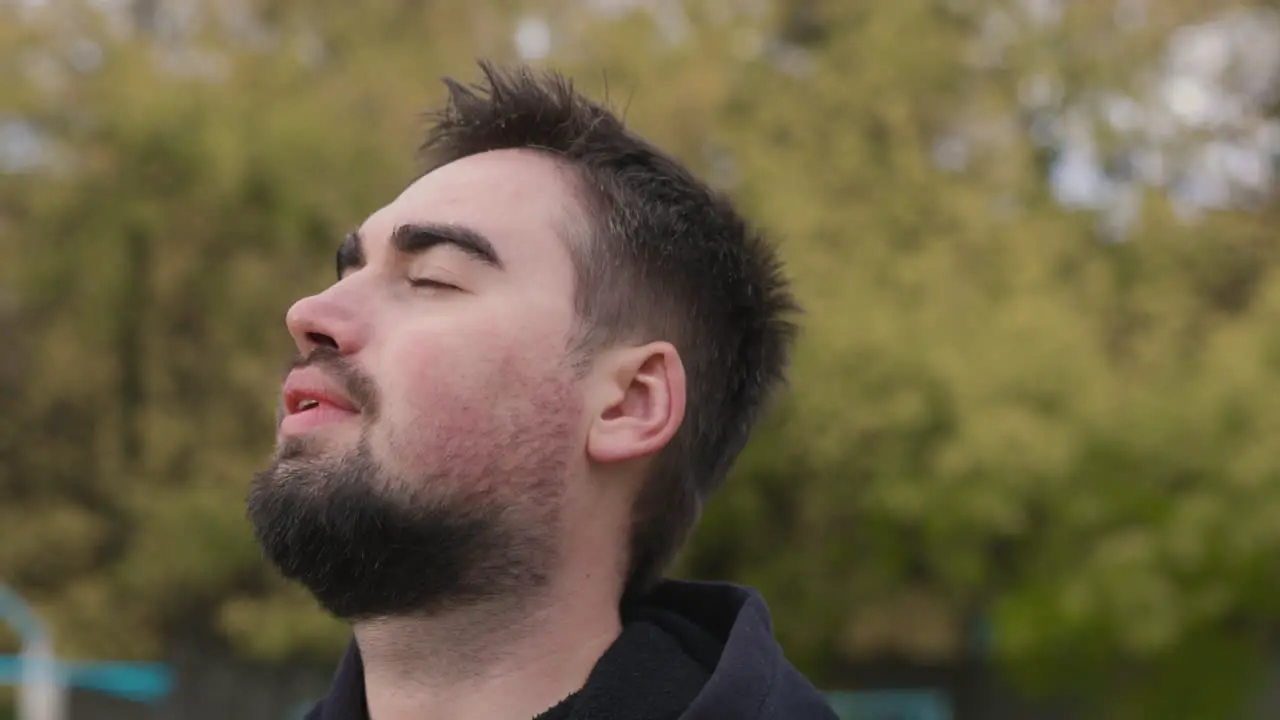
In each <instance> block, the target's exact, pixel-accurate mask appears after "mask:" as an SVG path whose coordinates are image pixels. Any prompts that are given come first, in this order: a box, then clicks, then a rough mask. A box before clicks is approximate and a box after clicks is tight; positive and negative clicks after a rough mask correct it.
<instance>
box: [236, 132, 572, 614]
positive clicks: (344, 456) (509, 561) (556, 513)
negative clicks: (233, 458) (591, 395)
mask: <svg viewBox="0 0 1280 720" xmlns="http://www.w3.org/2000/svg"><path fill="white" fill-rule="evenodd" d="M577 207H578V205H577V201H576V200H575V197H574V193H573V192H572V191H571V183H570V180H569V178H568V176H567V171H566V170H565V169H563V168H562V167H561V166H559V165H557V164H556V163H555V162H553V161H552V160H550V159H548V158H546V157H544V156H541V155H538V154H535V153H532V152H529V151H520V150H506V151H498V152H492V153H486V154H483V155H478V156H473V157H470V158H465V159H463V160H459V161H457V162H454V163H451V164H449V165H446V166H443V167H441V168H439V169H437V170H434V171H432V172H431V173H429V174H427V175H426V176H424V177H422V178H421V179H419V180H418V181H417V182H415V183H414V184H413V185H411V186H410V187H409V188H408V189H407V190H405V191H404V193H402V194H401V195H400V197H398V198H397V199H396V200H395V201H393V202H392V203H391V204H390V205H388V206H386V207H384V208H382V209H381V210H379V211H378V212H376V213H374V214H373V215H372V216H371V217H370V218H369V219H368V220H367V221H366V222H365V223H364V225H363V226H361V228H360V229H359V231H358V233H357V234H355V235H353V237H351V238H348V240H347V241H346V243H344V246H343V248H342V250H341V251H340V252H339V264H340V266H343V267H342V276H341V279H340V280H339V281H338V282H337V283H335V284H334V285H333V286H331V287H329V288H328V289H327V290H325V291H324V292H322V293H320V294H318V295H315V296H312V297H309V298H305V299H303V300H301V301H299V302H298V303H297V304H296V305H294V306H293V308H291V309H290V311H289V313H288V317H287V324H288V327H289V331H290V333H291V334H292V335H293V337H294V340H295V341H296V343H297V346H298V350H299V360H298V362H297V364H296V366H295V368H294V370H293V371H292V372H291V373H290V376H289V378H288V379H287V380H286V382H285V387H284V392H283V398H282V404H281V411H280V417H281V421H280V423H279V426H278V434H277V451H276V457H275V459H274V461H273V463H272V465H271V467H270V468H268V469H267V470H266V471H264V472H262V473H260V474H259V476H258V477H257V478H256V479H255V481H254V484H253V489H252V490H251V492H250V496H249V502H248V506H249V514H250V518H251V519H252V521H253V523H254V526H255V530H256V533H257V536H258V538H259V541H260V542H261V544H262V545H263V547H264V550H265V551H266V554H267V555H268V557H269V558H270V559H271V560H272V561H273V562H275V563H276V565H277V566H279V567H280V569H281V571H282V572H283V573H284V574H285V575H286V576H287V577H290V578H292V579H294V580H297V581H299V582H301V583H302V584H303V585H305V586H307V587H308V588H309V589H310V590H311V591H312V593H313V594H315V595H316V597H317V598H318V599H319V600H320V602H321V603H322V604H323V605H324V606H325V607H326V608H328V609H329V610H330V611H331V612H333V613H334V614H335V615H338V616H340V617H344V618H351V619H354V618H361V617H373V616H385V615H394V614H402V613H409V612H433V611H436V610H439V609H444V608H448V607H453V606H457V605H460V604H466V603H470V602H476V601H480V600H484V599H486V598H492V597H512V596H515V597H519V596H521V595H529V594H532V593H533V592H535V591H536V590H537V588H538V586H540V585H542V584H545V583H546V582H547V579H548V575H549V574H550V572H551V571H552V570H553V568H554V565H555V561H556V557H557V553H558V548H559V543H560V542H561V539H562V532H561V525H562V512H561V511H562V508H563V504H564V499H563V496H564V493H565V492H566V483H567V478H569V477H571V476H573V475H575V474H577V473H579V472H583V471H584V468H585V462H586V461H585V459H584V450H583V446H584V442H585V437H586V432H587V430H588V424H587V423H586V422H585V420H586V418H585V417H584V413H583V410H582V389H581V387H580V384H579V383H578V382H577V381H576V379H575V377H576V376H575V373H574V371H573V368H572V367H571V360H570V356H569V353H568V347H569V345H570V343H571V341H572V338H573V336H574V331H575V329H576V326H575V322H576V316H575V313H574V308H573V283H574V279H573V277H574V276H573V266H572V263H571V261H570V257H569V252H568V246H567V243H568V242H569V240H568V239H567V238H566V236H565V235H566V228H569V227H572V223H571V222H570V219H571V218H572V217H573V215H574V214H575V212H577Z"/></svg>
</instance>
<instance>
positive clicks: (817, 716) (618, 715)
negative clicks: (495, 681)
mask: <svg viewBox="0 0 1280 720" xmlns="http://www.w3.org/2000/svg"><path fill="white" fill-rule="evenodd" d="M622 620H623V629H622V634H621V635H619V636H618V639H617V640H616V641H614V643H613V645H611V646H610V647H609V649H608V650H606V651H605V653H604V655H603V656H601V658H600V660H599V661H598V662H597V663H596V666H595V668H594V669H593V670H592V671H591V674H590V675H589V676H588V677H587V682H586V684H585V685H584V686H583V687H582V688H581V689H580V690H578V691H577V692H575V693H573V694H572V695H570V696H569V697H567V698H565V699H564V701H563V702H561V703H559V704H557V705H556V706H555V707H553V708H549V709H548V710H547V711H546V712H544V713H542V714H541V715H538V716H536V718H533V719H531V720H837V717H836V714H835V712H834V711H833V710H832V709H831V707H830V706H829V705H828V704H827V701H826V699H825V698H824V697H823V695H822V693H820V692H819V691H818V690H817V689H815V688H814V686H813V685H811V684H810V683H809V681H808V680H806V679H805V678H804V676H803V675H801V674H800V673H799V671H797V670H796V669H795V668H794V667H792V665H791V663H789V662H787V659H786V657H784V656H783V653H782V648H781V647H779V646H778V643H777V641H776V640H774V638H773V629H772V626H771V624H770V621H769V611H768V609H767V608H766V607H765V603H764V600H763V599H762V598H761V597H760V595H759V594H757V593H756V592H755V591H753V590H750V589H748V588H743V587H738V586H735V585H728V584H720V583H697V582H681V581H674V580H667V581H664V582H662V583H661V584H660V585H658V587H657V588H656V589H655V590H654V591H653V592H652V593H650V594H649V595H648V596H646V597H645V598H644V600H643V601H641V602H639V603H636V604H632V605H627V606H624V607H623V608H622ZM368 718H369V715H368V710H367V709H366V707H365V695H364V672H363V668H362V665H361V661H360V651H359V648H357V647H356V644H355V643H354V642H353V643H352V644H351V647H350V648H349V649H348V651H347V655H346V657H344V658H343V660H342V663H341V664H340V665H339V667H338V672H337V675H336V676H335V677H334V680H333V685H332V687H330V689H329V694H328V695H327V696H326V697H325V698H324V699H323V700H321V701H320V702H319V703H318V704H317V705H316V706H315V708H313V709H312V710H311V712H310V713H308V714H307V717H306V720H368ZM424 720H437V719H436V718H430V719H427V718H424ZM439 720H447V719H445V718H440V719H439ZM495 720H526V719H525V718H495Z"/></svg>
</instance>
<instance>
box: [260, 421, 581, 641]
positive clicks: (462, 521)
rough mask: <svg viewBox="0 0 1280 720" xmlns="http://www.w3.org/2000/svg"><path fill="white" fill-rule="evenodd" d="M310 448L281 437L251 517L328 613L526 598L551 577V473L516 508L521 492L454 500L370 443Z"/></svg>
mask: <svg viewBox="0 0 1280 720" xmlns="http://www.w3.org/2000/svg"><path fill="white" fill-rule="evenodd" d="M308 445H309V444H307V443H304V442H302V441H297V440H295V441H293V442H292V443H289V442H286V444H285V445H284V446H282V447H281V448H280V452H279V453H278V454H277V458H276V460H275V462H274V463H273V465H272V466H271V467H270V468H268V469H267V470H265V471H263V472H261V473H258V475H257V476H256V477H255V479H254V482H253V486H252V489H251V490H250V493H249V497H248V502H247V507H248V515H249V519H250V521H251V522H252V523H253V527H254V533H255V535H256V536H257V539H258V542H259V544H260V545H261V546H262V548H263V551H264V553H265V555H266V556H267V558H268V559H269V560H270V561H271V562H272V563H274V564H275V565H276V567H277V568H279V570H280V572H281V573H282V574H283V575H284V576H285V577H286V578H289V579H291V580H295V581H297V582H299V583H300V584H302V585H303V586H304V587H306V588H307V589H308V590H310V591H311V593H312V594H313V595H314V596H315V598H316V599H317V600H318V601H319V602H320V604H321V605H322V606H323V607H324V608H325V609H326V610H328V611H329V612H330V613H332V614H333V615H335V616H337V617H339V618H342V619H344V620H349V621H354V620H366V619H372V618H379V617H388V616H401V615H432V614H436V613H439V612H443V611H446V610H449V609H452V608H457V607H466V606H471V605H475V604H479V603H484V602H487V601H493V600H499V599H504V600H507V599H515V600H519V599H520V598H522V597H528V596H531V595H533V594H534V593H535V592H536V591H537V590H538V589H539V588H541V587H544V586H545V585H546V584H547V582H548V574H549V572H550V570H551V567H552V566H553V564H554V562H555V560H556V546H555V538H556V534H557V529H558V528H557V526H558V520H559V518H558V513H557V512H556V510H557V509H558V507H559V505H560V503H559V497H558V492H557V491H556V488H557V487H558V483H557V482H555V479H552V478H548V480H549V482H545V483H538V484H537V485H538V488H537V489H538V491H539V492H538V495H539V496H540V497H538V498H536V499H535V500H533V501H531V502H528V503H525V504H521V505H520V506H519V507H516V501H518V500H520V498H510V499H509V500H508V501H506V502H503V501H502V499H501V498H498V497H494V496H488V497H483V498H477V497H476V496H475V495H474V494H466V493H463V494H461V496H459V495H456V494H455V495H452V496H451V495H449V494H448V493H446V492H443V491H442V492H440V493H434V492H431V491H430V489H429V488H431V486H432V485H437V487H438V484H435V483H432V482H431V481H429V480H425V481H424V480H423V479H417V480H415V481H414V482H413V483H404V482H397V480H398V479H397V478H391V477H386V476H385V472H384V471H383V469H382V468H381V467H380V466H379V464H378V463H377V461H376V460H375V459H374V458H373V455H372V453H371V451H370V449H369V446H368V443H367V442H365V441H361V443H360V445H359V446H358V448H357V449H356V450H355V451H354V452H349V453H345V454H342V455H338V454H336V453H335V454H333V455H324V454H321V453H319V452H317V451H316V449H315V448H310V447H308ZM409 487H416V488H423V489H422V490H421V491H418V492H413V491H410V490H408V489H405V488H409ZM548 492H550V493H551V494H552V495H555V497H551V496H548V495H547V494H546V493H548ZM516 510H520V511H521V512H515V511H516Z"/></svg>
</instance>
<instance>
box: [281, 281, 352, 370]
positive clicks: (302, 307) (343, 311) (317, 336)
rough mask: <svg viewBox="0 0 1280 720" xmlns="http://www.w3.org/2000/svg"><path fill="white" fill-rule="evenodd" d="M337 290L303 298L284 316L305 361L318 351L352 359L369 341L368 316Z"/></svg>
mask: <svg viewBox="0 0 1280 720" xmlns="http://www.w3.org/2000/svg"><path fill="white" fill-rule="evenodd" d="M340 286H341V283H339V284H338V285H334V286H332V287H330V288H329V289H328V290H325V291H324V292H322V293H320V294H318V295H312V296H310V297H305V298H302V299H301V300H299V301H298V302H296V303H294V304H293V307H291V308H289V312H288V313H286V314H285V326H286V327H288V329H289V334H290V335H292V336H293V342H294V344H295V345H297V346H298V351H299V352H300V353H302V355H303V356H304V357H305V356H307V355H309V354H311V353H312V352H314V351H315V350H316V349H318V348H321V347H327V348H329V349H331V350H337V351H338V353H340V354H342V355H352V354H354V353H356V352H358V351H359V350H360V348H362V347H363V346H364V345H365V343H366V342H367V341H368V338H369V327H368V322H367V321H366V320H365V317H366V316H367V313H364V312H360V311H359V309H358V306H357V304H356V303H355V302H354V298H352V297H350V293H349V292H343V291H342V290H341V289H340Z"/></svg>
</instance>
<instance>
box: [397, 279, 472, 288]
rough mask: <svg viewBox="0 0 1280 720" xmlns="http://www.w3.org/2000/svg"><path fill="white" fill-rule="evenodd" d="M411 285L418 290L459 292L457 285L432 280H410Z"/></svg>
mask: <svg viewBox="0 0 1280 720" xmlns="http://www.w3.org/2000/svg"><path fill="white" fill-rule="evenodd" d="M409 284H410V285H411V286H413V287H416V288H432V289H435V290H458V289H460V288H459V287H458V286H457V285H450V284H449V283H447V282H442V281H440V280H433V279H431V278H409Z"/></svg>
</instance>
